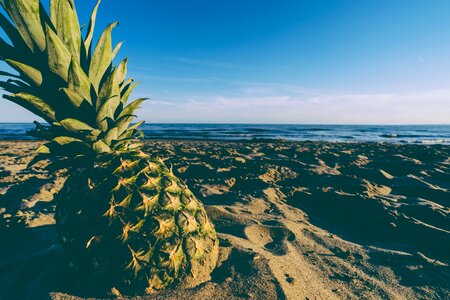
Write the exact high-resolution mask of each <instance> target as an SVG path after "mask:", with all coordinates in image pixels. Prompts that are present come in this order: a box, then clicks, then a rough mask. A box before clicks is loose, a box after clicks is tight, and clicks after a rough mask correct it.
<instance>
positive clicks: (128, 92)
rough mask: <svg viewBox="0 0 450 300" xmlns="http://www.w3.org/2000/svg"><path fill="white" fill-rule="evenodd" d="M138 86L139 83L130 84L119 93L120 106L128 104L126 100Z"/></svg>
mask: <svg viewBox="0 0 450 300" xmlns="http://www.w3.org/2000/svg"><path fill="white" fill-rule="evenodd" d="M138 85H139V82H135V83H130V84H129V85H128V86H126V87H125V88H124V89H123V90H122V92H121V100H122V104H123V105H125V104H127V102H128V99H129V98H130V96H131V93H132V92H133V90H134V89H135V88H136V87H137V86H138Z"/></svg>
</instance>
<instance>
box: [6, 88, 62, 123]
mask: <svg viewBox="0 0 450 300" xmlns="http://www.w3.org/2000/svg"><path fill="white" fill-rule="evenodd" d="M3 97H5V98H6V99H8V100H10V101H12V102H14V103H17V104H18V105H20V106H22V107H24V108H26V109H28V110H29V111H31V112H33V113H34V114H36V115H38V116H40V117H41V118H43V119H45V120H46V121H47V122H49V123H52V122H54V121H55V120H56V112H55V110H54V109H53V108H52V107H50V105H48V104H47V103H46V102H45V101H44V100H42V99H40V98H38V97H36V96H34V95H31V94H27V93H17V94H13V95H3Z"/></svg>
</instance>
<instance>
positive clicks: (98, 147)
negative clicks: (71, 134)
mask: <svg viewBox="0 0 450 300" xmlns="http://www.w3.org/2000/svg"><path fill="white" fill-rule="evenodd" d="M92 148H93V149H94V151H95V152H96V153H98V154H101V153H109V152H111V151H112V150H111V148H110V147H109V146H108V145H107V144H106V143H105V142H104V141H102V140H99V141H98V142H96V143H94V145H93V147H92Z"/></svg>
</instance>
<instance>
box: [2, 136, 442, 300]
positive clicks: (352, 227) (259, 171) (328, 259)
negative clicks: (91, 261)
mask: <svg viewBox="0 0 450 300" xmlns="http://www.w3.org/2000/svg"><path fill="white" fill-rule="evenodd" d="M38 145H39V143H38V142H0V298H1V299H49V298H51V299H80V298H81V299H84V298H92V299H95V298H104V297H105V296H106V295H105V294H104V293H103V291H98V290H96V289H95V287H93V286H92V284H91V285H90V284H88V283H83V282H82V281H80V279H79V278H76V277H74V276H73V275H71V274H70V272H68V271H67V268H66V266H65V264H64V252H63V249H62V248H61V246H60V243H59V242H58V237H57V233H56V229H55V220H54V218H53V212H54V203H53V202H52V199H53V195H54V194H55V193H56V192H57V191H58V190H59V189H60V188H61V186H62V185H63V183H64V178H63V177H62V176H61V173H58V174H51V175H49V174H47V173H46V172H44V171H43V169H42V167H43V164H40V165H37V166H36V167H34V168H33V169H32V170H26V169H25V167H26V164H27V163H28V162H29V161H30V160H31V158H32V156H33V151H34V150H35V149H36V148H37V146H38ZM146 150H147V151H148V152H149V153H151V154H153V155H155V156H159V157H161V158H163V159H167V161H166V163H167V164H168V165H172V166H173V170H174V172H175V174H177V175H178V176H180V177H181V178H182V179H183V180H185V181H186V182H187V184H188V185H189V187H190V188H191V189H192V191H193V192H194V193H195V194H196V195H197V196H198V197H199V199H201V200H202V201H203V202H204V203H205V205H206V206H207V210H208V213H209V215H210V217H211V219H212V220H213V222H214V224H215V226H216V229H217V231H218V233H219V237H220V245H221V247H220V264H219V266H218V268H217V269H216V270H215V271H214V273H213V274H212V278H211V280H210V281H209V282H207V283H205V284H202V285H200V286H198V287H197V288H194V289H191V290H172V291H171V290H169V291H165V292H163V293H161V294H158V295H152V296H147V297H135V298H133V299H449V298H450V270H449V263H450V218H449V212H450V211H449V206H450V205H449V201H450V192H449V191H450V146H444V145H391V144H376V143H355V144H351V143H347V144H345V143H342V144H340V143H322V142H321V143H319V142H304V143H289V142H260V143H259V142H239V143H232V142H192V141H190V142H183V141H156V142H153V141H152V142H147V144H146Z"/></svg>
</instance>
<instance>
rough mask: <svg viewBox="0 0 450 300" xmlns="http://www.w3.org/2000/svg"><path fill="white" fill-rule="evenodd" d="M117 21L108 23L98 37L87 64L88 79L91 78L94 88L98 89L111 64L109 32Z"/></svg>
mask: <svg viewBox="0 0 450 300" xmlns="http://www.w3.org/2000/svg"><path fill="white" fill-rule="evenodd" d="M117 24H118V23H117V22H115V23H112V24H110V25H109V26H108V27H107V28H106V29H105V31H104V32H103V34H102V35H101V37H100V40H99V41H98V43H97V46H96V47H95V50H94V55H93V56H92V60H91V64H90V66H89V79H90V80H91V82H92V84H93V86H94V89H95V90H96V91H98V89H99V85H100V81H101V80H102V78H103V76H104V75H105V72H106V71H107V70H108V69H109V68H110V66H111V64H112V55H111V51H112V38H111V32H112V30H113V28H114V27H116V25H117Z"/></svg>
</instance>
